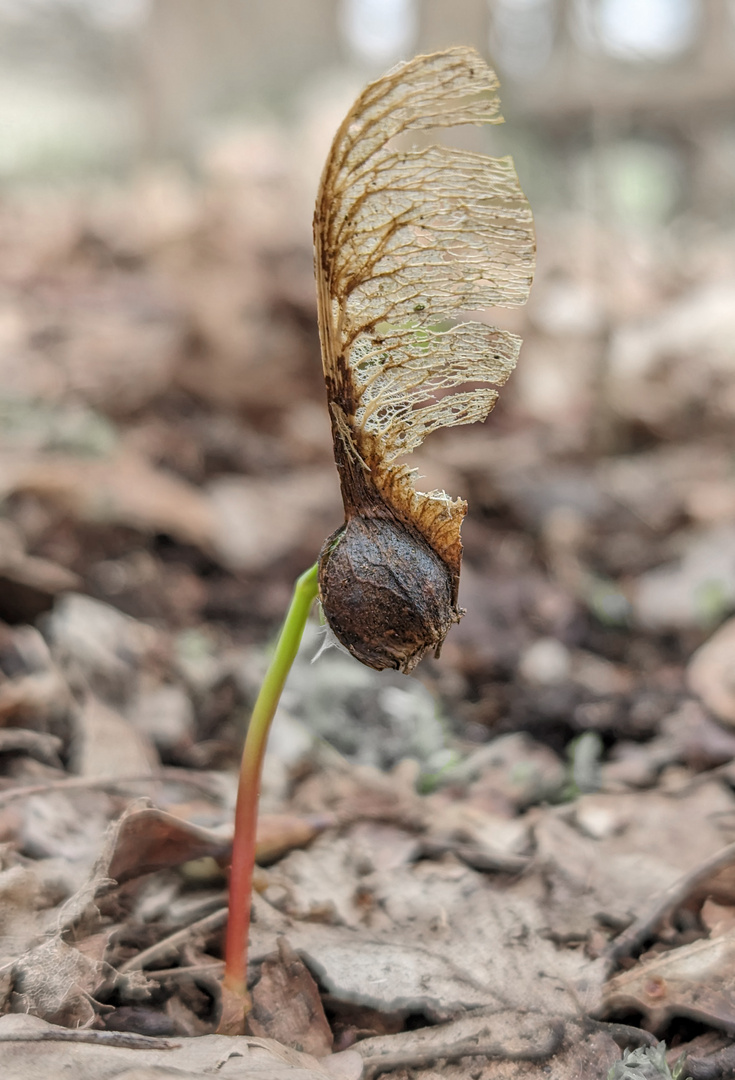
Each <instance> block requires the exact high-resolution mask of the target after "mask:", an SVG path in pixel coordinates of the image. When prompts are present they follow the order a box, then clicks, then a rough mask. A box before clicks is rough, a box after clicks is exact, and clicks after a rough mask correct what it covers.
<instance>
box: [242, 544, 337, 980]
mask: <svg viewBox="0 0 735 1080" xmlns="http://www.w3.org/2000/svg"><path fill="white" fill-rule="evenodd" d="M316 595H317V566H316V564H314V566H312V567H311V569H310V570H307V571H306V572H305V573H304V574H302V575H301V577H300V578H299V579H298V580H297V582H296V585H295V587H294V592H293V597H292V599H291V606H290V607H289V609H288V614H287V615H286V619H285V622H284V624H283V629H282V630H281V634H280V637H279V638H278V643H277V644H276V650H275V653H274V654H273V659H272V660H271V662H270V666H269V668H268V671H267V672H266V676H265V679H264V680H263V685H262V686H261V688H260V693H259V694H258V698H257V701H256V702H255V707H254V708H253V714H252V716H251V717H250V724H249V726H248V733H247V736H246V738H245V746H244V748H243V752H242V764H241V766H240V781H239V785H238V789H237V806H236V807H235V835H234V838H233V841H232V866H231V868H230V896H229V912H228V919H227V938H226V942H225V977H224V983H225V986H226V987H227V988H228V989H229V990H232V991H233V992H234V993H236V994H240V995H241V996H242V997H243V999H245V998H246V996H247V972H248V935H249V932H250V896H251V891H252V886H253V867H254V864H255V830H256V825H257V820H258V797H259V795H260V774H261V771H262V768H263V758H264V757H265V747H266V743H267V742H268V732H269V731H270V726H271V721H272V719H273V716H274V714H275V711H276V707H277V705H278V700H279V698H280V696H281V691H282V690H283V684H284V683H285V681H286V677H287V676H288V673H289V671H290V670H291V665H292V664H293V662H294V658H295V656H296V653H297V652H298V648H299V644H300V642H301V637H302V634H303V633H304V626H305V625H306V620H307V618H308V615H309V611H310V609H311V605H312V602H313V601H314V598H315V597H316Z"/></svg>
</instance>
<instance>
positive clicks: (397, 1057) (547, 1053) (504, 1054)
mask: <svg viewBox="0 0 735 1080" xmlns="http://www.w3.org/2000/svg"><path fill="white" fill-rule="evenodd" d="M564 1034H565V1029H564V1025H563V1024H562V1023H559V1022H558V1021H555V1022H553V1023H552V1024H551V1025H550V1034H549V1037H548V1039H547V1040H546V1042H545V1043H542V1045H541V1046H538V1047H529V1049H528V1050H508V1049H507V1048H506V1047H504V1046H502V1045H501V1044H500V1043H496V1042H489V1041H488V1042H482V1041H481V1040H472V1039H467V1040H466V1041H464V1042H456V1043H445V1044H444V1045H442V1044H441V1043H437V1044H436V1045H435V1046H427V1047H426V1048H425V1049H420V1050H419V1049H415V1050H406V1051H398V1052H397V1053H394V1054H382V1055H381V1054H371V1055H370V1056H369V1057H365V1058H363V1066H364V1069H365V1073H364V1080H374V1078H375V1077H376V1076H379V1075H380V1074H381V1073H389V1072H396V1071H397V1070H398V1069H422V1068H424V1069H425V1068H427V1067H429V1066H431V1065H434V1064H435V1063H436V1062H437V1061H446V1062H447V1063H450V1062H456V1061H461V1060H462V1058H465V1057H484V1058H494V1059H500V1060H502V1061H546V1059H547V1058H550V1057H553V1055H554V1054H555V1053H556V1052H557V1051H558V1050H560V1049H561V1045H562V1043H563V1042H564ZM357 1049H358V1053H359V1046H358V1047H357Z"/></svg>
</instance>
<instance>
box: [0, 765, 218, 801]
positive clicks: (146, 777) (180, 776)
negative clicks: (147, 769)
mask: <svg viewBox="0 0 735 1080" xmlns="http://www.w3.org/2000/svg"><path fill="white" fill-rule="evenodd" d="M161 781H169V782H170V783H178V784H189V785H191V787H195V788H199V789H200V790H202V791H205V792H206V793H207V794H208V795H216V794H217V786H216V785H215V784H214V783H213V782H212V777H211V776H210V774H208V773H201V772H195V771H194V770H191V769H176V768H173V767H169V768H164V769H158V770H157V771H156V772H154V773H144V774H143V773H136V774H135V775H133V776H90V777H86V776H68V777H65V778H64V779H63V780H47V781H46V782H45V783H43V784H28V785H26V786H24V787H11V788H8V789H6V790H5V791H0V807H3V806H7V805H8V803H11V802H15V801H16V799H27V798H29V797H30V796H31V795H45V794H46V793H47V792H49V791H95V790H97V791H105V790H106V789H107V788H117V787H123V786H125V785H126V784H144V783H145V784H153V783H161Z"/></svg>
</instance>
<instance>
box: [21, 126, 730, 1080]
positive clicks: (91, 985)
mask: <svg viewBox="0 0 735 1080" xmlns="http://www.w3.org/2000/svg"><path fill="white" fill-rule="evenodd" d="M261 151H262V153H261V154H260V156H259V157H257V155H255V156H251V157H248V155H247V154H245V155H243V156H242V157H241V158H235V159H234V160H231V159H226V158H225V159H224V160H221V161H219V162H214V163H211V165H210V168H209V171H208V172H207V173H206V175H205V176H204V179H203V181H202V184H201V185H200V186H198V187H195V186H193V185H191V184H189V183H188V182H186V181H185V180H183V179H182V178H180V177H178V176H177V175H175V174H157V175H149V176H147V177H141V178H140V180H139V181H136V183H135V184H133V185H131V186H130V187H128V188H127V189H125V190H113V189H103V188H99V189H98V190H96V191H95V192H93V193H91V194H89V193H88V194H86V195H85V196H84V197H81V196H79V195H74V194H69V193H66V194H48V193H40V192H36V193H35V194H34V193H26V194H23V195H18V196H7V197H6V198H5V200H4V202H3V203H2V205H0V373H1V376H2V378H1V382H0V386H1V388H2V389H1V392H0V491H1V493H2V498H3V504H2V506H3V516H2V520H0V540H1V543H0V582H1V586H0V619H2V622H0V1013H2V1015H0V1064H2V1069H0V1071H1V1072H2V1075H3V1077H7V1078H10V1080H31V1078H35V1077H40V1076H45V1075H47V1070H48V1069H51V1068H53V1069H54V1070H55V1071H56V1072H58V1073H62V1071H63V1068H69V1069H70V1070H71V1072H73V1074H74V1075H75V1076H76V1077H81V1078H86V1077H88V1078H90V1080H91V1078H95V1080H97V1078H106V1077H121V1076H123V1075H125V1076H128V1075H129V1076H130V1077H131V1078H132V1077H133V1076H136V1077H143V1076H145V1077H149V1076H154V1075H155V1076H157V1077H164V1076H179V1077H181V1076H185V1077H186V1076H188V1077H200V1076H206V1075H209V1074H211V1073H215V1072H216V1073H217V1075H219V1076H222V1077H232V1078H236V1077H241V1076H246V1075H247V1076H250V1075H259V1076H263V1077H264V1078H265V1077H274V1078H275V1077H279V1078H280V1077H281V1076H283V1077H284V1078H286V1080H298V1077H299V1076H303V1077H306V1076H315V1077H316V1076H332V1077H342V1078H344V1080H351V1078H353V1080H357V1078H358V1077H359V1076H361V1075H362V1076H365V1077H372V1076H377V1075H381V1074H382V1075H388V1074H390V1075H391V1076H395V1077H397V1078H400V1080H405V1078H407V1077H409V1076H410V1077H414V1078H421V1080H429V1078H433V1077H441V1078H443V1080H452V1078H454V1077H460V1076H461V1077H465V1076H468V1075H469V1076H471V1077H473V1078H474V1080H501V1078H502V1080H516V1078H518V1080H520V1078H521V1077H527V1076H534V1075H538V1074H539V1072H540V1073H542V1074H543V1075H544V1076H546V1077H548V1078H549V1080H571V1078H573V1077H574V1078H582V1077H584V1078H596V1077H601V1078H604V1077H606V1076H607V1073H608V1070H609V1069H610V1068H611V1067H612V1066H613V1065H614V1064H615V1063H616V1062H618V1061H619V1060H620V1058H621V1053H622V1051H623V1049H626V1048H627V1049H634V1048H636V1047H655V1046H656V1044H657V1042H658V1041H659V1040H665V1042H666V1046H667V1050H666V1053H667V1054H668V1058H669V1062H670V1064H672V1066H673V1063H674V1062H675V1061H677V1060H678V1059H679V1058H680V1056H681V1055H686V1061H687V1064H686V1071H685V1072H684V1074H683V1075H685V1076H686V1075H690V1076H692V1077H693V1078H695V1080H699V1078H704V1077H718V1076H728V1075H732V1071H733V1069H735V1044H734V1043H733V1041H732V1036H733V1032H735V978H734V977H733V971H734V970H735V965H734V964H733V961H732V957H733V954H735V844H733V841H735V760H734V759H735V678H734V677H733V672H734V671H735V661H734V660H733V657H734V656H735V618H733V613H734V612H735V454H734V451H733V443H732V426H733V418H734V417H735V361H734V360H733V348H732V341H733V340H734V339H735V303H733V297H734V296H735V254H734V252H735V245H733V243H732V237H731V236H723V235H722V234H721V233H718V232H717V231H715V230H708V229H707V228H705V226H703V225H697V224H696V223H681V224H680V227H679V229H678V231H674V230H672V232H671V233H670V234H667V235H661V236H656V237H650V238H649V239H648V241H646V240H644V239H641V238H640V237H638V238H632V237H630V236H628V237H624V236H615V235H613V234H612V233H611V232H609V231H605V230H602V229H601V228H599V227H595V226H594V225H593V224H591V223H589V222H585V221H583V220H581V219H565V220H556V221H555V220H551V221H546V222H544V221H541V222H540V223H539V252H540V265H539V274H538V280H537V283H536V286H535V289H534V293H533V298H532V301H531V303H530V304H529V306H528V308H527V310H526V311H524V312H523V313H520V314H519V313H514V314H513V315H512V316H511V315H509V314H508V313H504V315H503V325H504V326H507V327H509V328H512V329H517V330H518V331H519V332H520V333H521V334H522V335H523V337H524V339H525V345H524V348H523V350H522V353H521V359H520V361H519V367H518V371H517V373H516V374H515V375H514V376H513V378H512V379H511V383H510V384H509V385H508V387H507V388H506V389H505V391H504V393H503V395H502V397H501V402H500V404H499V405H498V407H497V408H496V411H495V413H494V414H493V415H491V417H490V418H489V420H488V422H487V423H486V424H485V425H482V426H480V427H476V428H467V429H454V430H453V431H451V432H445V433H440V434H437V435H436V436H433V437H432V439H431V440H429V442H428V444H427V445H426V447H425V448H423V450H422V452H421V455H420V458H419V456H418V455H416V456H417V459H418V460H417V462H416V464H417V465H418V466H419V469H420V472H421V474H422V476H423V477H425V478H426V479H425V480H422V481H421V484H420V486H423V485H426V486H427V487H428V488H433V487H443V488H445V489H446V490H447V491H448V492H449V493H450V494H452V495H453V496H456V495H462V496H463V497H465V498H467V499H468V501H469V505H470V510H469V514H468V517H467V520H466V522H465V526H464V529H463V536H464V544H465V562H464V569H463V578H462V592H461V596H460V602H461V603H462V604H463V606H464V607H465V608H466V609H467V614H466V616H465V617H464V619H463V620H462V622H461V623H460V624H459V625H458V626H457V627H455V628H454V629H453V630H452V631H451V632H450V635H449V637H448V639H447V642H446V644H445V647H444V650H443V653H442V656H441V658H440V659H439V660H434V659H431V660H427V661H425V662H424V663H423V664H422V665H421V666H420V668H419V670H418V672H417V674H416V677H414V678H407V677H404V676H401V675H398V674H396V673H380V674H379V673H375V672H372V671H370V670H368V669H366V668H363V667H361V666H360V665H359V664H358V663H357V662H356V661H354V660H353V659H352V658H351V657H348V656H347V655H345V654H343V653H341V652H339V651H337V650H335V649H329V650H327V651H325V652H324V653H323V654H322V655H320V656H319V657H318V659H316V661H315V662H312V660H313V657H314V656H315V654H316V653H317V651H318V649H319V644H320V633H321V631H320V630H319V628H318V621H317V619H316V617H315V619H314V622H313V625H311V626H310V627H309V629H308V632H307V634H306V638H305V641H304V645H303V648H302V651H301V653H300V656H299V659H298V661H297V663H296V666H295V668H294V671H293V673H292V676H291V678H290V681H289V683H288V686H287V689H286V692H285V694H284V699H283V703H282V707H281V709H280V710H279V714H278V717H277V719H276V723H275V726H274V731H273V735H272V739H271V744H270V749H269V755H268V759H267V762H266V773H265V779H264V787H263V795H262V807H261V824H260V834H259V848H260V862H261V864H262V865H261V867H260V869H259V871H258V875H257V882H256V887H257V891H256V895H255V897H254V925H253V932H252V954H251V964H250V979H251V985H252V990H253V1002H254V1004H253V1012H252V1014H251V1018H250V1029H251V1032H252V1037H248V1038H245V1037H242V1038H237V1039H229V1038H227V1037H225V1036H221V1035H216V1034H214V1033H215V1032H216V1029H217V1026H218V1023H219V1019H220V1010H221V993H220V981H221V975H222V944H223V941H222V938H223V927H224V923H225V918H226V908H225V904H226V892H225V885H226V878H225V873H224V871H223V867H226V865H227V856H228V845H229V843H230V840H231V820H232V811H233V806H234V799H235V783H236V769H237V763H238V758H239V752H240V748H241V744H242V739H243V733H244V729H245V726H246V724H247V717H248V712H249V709H250V707H251V705H252V702H253V699H254V696H255V694H256V692H257V689H258V685H259V679H260V677H261V676H262V674H263V671H264V667H265V664H266V662H267V656H268V651H269V647H270V644H271V643H272V640H273V635H274V634H275V632H276V631H277V628H278V625H279V622H280V619H281V618H282V615H283V613H284V611H285V609H286V606H287V603H288V599H289V595H290V590H291V588H292V584H293V581H294V579H295V577H296V576H297V575H298V574H299V573H300V572H301V571H302V570H304V569H305V568H306V567H308V566H309V565H311V564H312V563H313V562H314V560H315V557H316V555H317V553H318V551H319V548H320V546H321V543H322V541H323V540H324V538H325V537H326V536H327V535H328V534H329V533H330V532H332V531H333V530H334V529H335V528H336V527H337V526H338V525H339V523H340V522H341V503H340V498H339V491H338V485H337V479H336V474H335V470H334V465H333V462H332V458H331V443H330V436H329V428H328V422H327V415H326V408H325V404H324V392H323V386H322V383H321V368H320V361H319V350H318V340H317V333H316V320H315V301H314V290H313V281H312V271H311V253H310V249H309V245H308V236H306V234H305V229H304V225H303V222H302V223H301V225H300V226H297V225H296V224H295V223H294V219H295V216H296V213H297V210H299V209H300V207H301V205H302V204H301V202H300V201H299V200H293V199H291V197H290V195H291V190H292V189H291V185H292V184H293V183H294V182H295V181H293V178H291V177H290V176H289V174H288V171H287V170H286V169H284V168H282V167H281V165H280V164H279V161H278V158H277V155H275V154H271V155H270V157H269V154H268V152H267V147H266V148H265V150H263V148H262V147H261ZM256 158H257V161H258V162H259V165H258V167H257V168H256V167H255V166H253V165H252V161H254V160H256ZM693 253H695V254H693ZM603 298H604V300H603ZM315 616H316V613H315ZM730 845H733V846H732V847H731V846H730ZM202 1037H203V1038H202ZM263 1040H265V1041H263ZM269 1040H276V1041H275V1042H272V1041H269ZM650 1068H651V1069H652V1068H653V1065H651V1066H650ZM151 1069H157V1070H158V1071H154V1072H151V1071H150V1070H151ZM147 1070H148V1071H147ZM177 1070H178V1071H177ZM286 1074H288V1077H286ZM619 1075H620V1077H622V1076H623V1073H622V1071H620V1070H619ZM630 1075H634V1074H633V1073H630ZM636 1075H637V1074H636ZM646 1075H648V1074H646ZM650 1075H651V1076H653V1075H654V1072H650ZM657 1075H664V1074H663V1073H662V1072H660V1073H659V1074H657Z"/></svg>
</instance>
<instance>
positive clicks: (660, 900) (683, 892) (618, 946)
mask: <svg viewBox="0 0 735 1080" xmlns="http://www.w3.org/2000/svg"><path fill="white" fill-rule="evenodd" d="M733 863H735V844H728V846H727V847H725V848H722V850H721V851H716V852H715V854H714V855H710V857H709V858H708V859H705V860H704V862H702V863H700V864H699V866H696V867H695V868H694V869H693V870H690V871H689V873H688V874H684V876H683V877H680V878H679V879H678V881H675V882H674V883H673V884H672V885H669V887H668V889H664V891H663V892H661V893H659V894H658V896H657V897H656V898H655V899H654V901H653V903H652V904H651V906H650V908H649V909H648V911H646V912H644V913H643V915H640V916H639V917H638V918H637V919H636V920H635V922H633V923H631V924H630V926H629V927H628V929H627V930H624V931H623V932H622V934H619V935H618V936H617V937H616V938H614V940H613V941H611V942H610V944H609V945H608V947H607V949H606V950H605V959H606V961H607V967H608V974H610V973H612V971H613V970H614V969H615V966H616V964H617V962H618V961H619V960H620V959H621V957H623V956H628V955H629V954H630V953H632V952H633V950H634V949H636V948H637V947H638V946H639V945H641V944H642V943H643V942H644V941H645V940H646V938H647V937H649V936H650V935H651V934H652V933H653V932H654V930H655V929H656V927H657V926H658V924H659V923H660V922H661V921H662V919H664V918H665V916H666V915H668V914H669V912H671V911H675V910H676V908H678V907H679V906H680V905H681V904H683V903H684V901H685V900H686V899H688V897H689V896H691V894H692V893H693V892H694V890H695V889H696V888H697V886H698V885H701V884H702V882H704V881H706V880H707V878H708V877H711V875H712V874H716V873H717V872H718V871H719V870H724V869H725V868H726V867H728V866H731V865H732V864H733Z"/></svg>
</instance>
